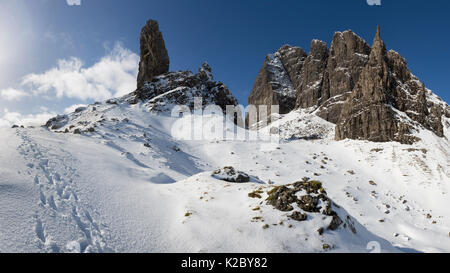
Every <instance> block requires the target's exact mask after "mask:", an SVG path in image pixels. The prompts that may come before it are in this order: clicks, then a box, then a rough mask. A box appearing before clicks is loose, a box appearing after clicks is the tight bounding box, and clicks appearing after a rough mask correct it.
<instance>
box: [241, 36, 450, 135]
mask: <svg viewBox="0 0 450 273" xmlns="http://www.w3.org/2000/svg"><path fill="white" fill-rule="evenodd" d="M283 48H284V49H285V50H286V49H287V48H292V47H288V46H285V47H283ZM283 48H282V49H283ZM280 51H281V49H280V50H279V51H278V52H277V53H275V56H283V54H281V53H280ZM297 51H298V52H303V53H304V51H303V50H301V49H297ZM269 56H271V55H269ZM305 56H306V54H303V55H302V61H301V65H293V63H294V64H297V63H296V62H293V61H289V60H290V59H292V58H286V59H287V61H280V62H279V63H278V64H279V65H278V66H277V67H278V70H279V71H282V72H283V71H284V72H285V73H279V74H283V75H285V77H284V78H283V81H281V80H280V79H281V78H282V77H270V73H269V71H270V68H269V67H270V66H269V64H270V62H268V60H269V59H266V63H265V64H264V66H263V68H262V69H261V71H260V73H259V75H258V78H257V81H256V83H255V86H254V87H253V89H252V93H251V95H250V98H249V104H256V105H260V104H266V105H274V104H277V103H279V104H280V109H283V110H284V112H285V111H290V109H291V108H292V101H291V100H289V99H286V100H277V99H273V96H274V94H275V93H276V92H274V91H273V90H276V89H274V88H268V87H267V86H269V87H273V86H283V84H282V83H283V82H289V81H290V85H289V87H290V88H293V89H295V90H296V98H295V101H296V102H295V108H307V109H311V111H314V113H315V114H316V115H318V116H319V117H321V118H323V119H325V120H327V121H329V122H332V123H335V124H336V125H337V126H336V139H337V140H341V139H345V138H351V139H366V140H371V141H399V142H402V143H412V142H414V141H416V140H417V138H416V137H414V136H412V135H411V134H412V132H413V129H414V128H417V127H418V126H419V127H423V128H426V129H428V130H431V131H433V132H434V133H435V134H436V135H438V136H440V137H442V136H444V132H443V124H442V116H443V115H448V110H447V109H448V105H447V104H446V103H445V102H443V101H442V100H440V99H439V98H438V97H437V96H435V95H434V94H433V93H432V92H431V91H430V90H428V89H427V88H426V87H425V85H424V84H423V83H421V82H420V81H419V80H418V79H417V78H416V77H415V76H414V75H413V74H412V73H411V72H410V70H409V69H408V67H407V63H406V60H405V59H404V58H403V57H401V56H400V54H398V53H397V52H395V51H392V50H391V51H389V52H388V51H387V50H386V46H385V44H384V42H383V40H382V39H381V34H380V29H379V28H378V30H377V34H376V37H375V39H374V42H373V45H372V47H370V46H369V45H368V44H367V43H366V41H364V39H362V38H361V37H359V36H357V35H356V34H355V33H353V32H352V31H345V32H336V33H335V34H334V37H333V40H332V43H331V47H330V49H328V47H327V45H326V43H324V42H321V41H318V40H313V42H312V43H311V51H310V53H309V54H308V55H307V56H306V58H305ZM286 78H289V79H286ZM280 112H281V114H284V112H283V111H280Z"/></svg>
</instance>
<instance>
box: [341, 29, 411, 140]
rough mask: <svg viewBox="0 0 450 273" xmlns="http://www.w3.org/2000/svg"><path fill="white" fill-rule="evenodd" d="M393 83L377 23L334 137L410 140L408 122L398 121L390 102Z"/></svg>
mask: <svg viewBox="0 0 450 273" xmlns="http://www.w3.org/2000/svg"><path fill="white" fill-rule="evenodd" d="M394 84H395V82H393V81H392V79H391V77H390V70H389V65H388V57H387V52H386V46H385V44H384V42H383V40H382V39H381V35H380V27H378V28H377V33H376V35H375V39H374V41H373V45H372V50H371V52H370V57H369V62H368V63H367V65H366V66H365V67H364V69H363V71H362V73H361V76H360V78H359V81H358V83H357V84H356V86H355V88H354V90H353V91H352V94H351V95H350V97H349V98H348V99H347V101H346V102H345V103H344V106H343V109H342V112H341V116H340V118H339V121H338V124H337V126H336V139H337V140H342V139H345V138H350V139H367V140H371V141H376V142H385V141H400V142H403V143H411V142H413V141H414V138H413V137H411V136H409V128H408V126H407V125H406V124H404V123H401V122H399V120H398V119H397V115H396V113H395V111H394V110H393V109H392V108H393V107H392V106H390V105H392V99H391V97H392V96H393V93H394V89H393V87H394Z"/></svg>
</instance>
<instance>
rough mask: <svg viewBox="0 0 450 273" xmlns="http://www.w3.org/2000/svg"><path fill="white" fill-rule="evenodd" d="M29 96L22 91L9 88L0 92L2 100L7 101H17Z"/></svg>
mask: <svg viewBox="0 0 450 273" xmlns="http://www.w3.org/2000/svg"><path fill="white" fill-rule="evenodd" d="M28 96H30V95H29V94H28V93H27V92H25V91H23V90H22V89H14V88H7V89H3V90H0V98H2V99H5V100H7V101H17V100H20V99H22V98H24V97H28Z"/></svg>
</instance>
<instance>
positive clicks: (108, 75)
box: [22, 43, 139, 101]
mask: <svg viewBox="0 0 450 273" xmlns="http://www.w3.org/2000/svg"><path fill="white" fill-rule="evenodd" d="M138 65H139V56H138V55H136V54H135V53H133V52H131V51H130V50H128V49H125V48H123V47H122V46H121V45H120V44H119V43H117V44H116V45H115V47H114V49H113V50H111V51H110V52H109V53H108V54H107V55H106V56H105V57H103V58H102V59H101V60H100V61H98V62H97V63H95V64H94V65H92V66H91V67H87V68H86V67H84V64H83V62H82V60H80V59H79V58H75V57H72V58H69V59H64V60H59V61H58V66H57V67H55V68H53V69H50V70H48V71H47V72H45V73H42V74H30V75H27V76H25V77H24V79H23V82H22V85H26V86H28V87H30V88H32V90H33V93H34V94H35V95H39V94H47V95H48V94H49V93H54V94H55V95H56V97H57V98H63V97H68V98H76V99H80V100H83V101H85V100H88V99H94V100H104V99H108V98H111V97H113V96H114V97H117V96H122V95H125V94H127V93H129V92H132V91H134V90H135V89H136V76H137V71H138Z"/></svg>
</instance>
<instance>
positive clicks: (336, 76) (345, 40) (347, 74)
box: [317, 31, 370, 123]
mask: <svg viewBox="0 0 450 273" xmlns="http://www.w3.org/2000/svg"><path fill="white" fill-rule="evenodd" d="M369 54H370V47H369V45H368V44H367V43H366V41H364V40H363V39H362V38H361V37H358V36H357V35H356V34H355V33H353V32H352V31H345V32H343V33H342V32H336V33H335V34H334V37H333V41H332V43H331V49H330V55H329V58H328V61H327V62H328V63H327V68H326V71H325V77H324V78H325V79H324V81H323V85H322V90H323V91H322V97H321V101H320V108H319V110H318V113H317V115H318V116H320V117H321V118H323V119H325V120H327V121H330V122H332V123H336V122H337V121H338V119H339V115H340V112H341V110H342V105H343V102H344V101H345V100H346V99H347V97H348V96H349V94H350V91H351V90H353V88H354V86H355V84H356V83H357V82H358V80H359V76H360V74H361V72H362V69H363V67H364V66H365V65H366V63H367V61H368V58H369Z"/></svg>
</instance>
